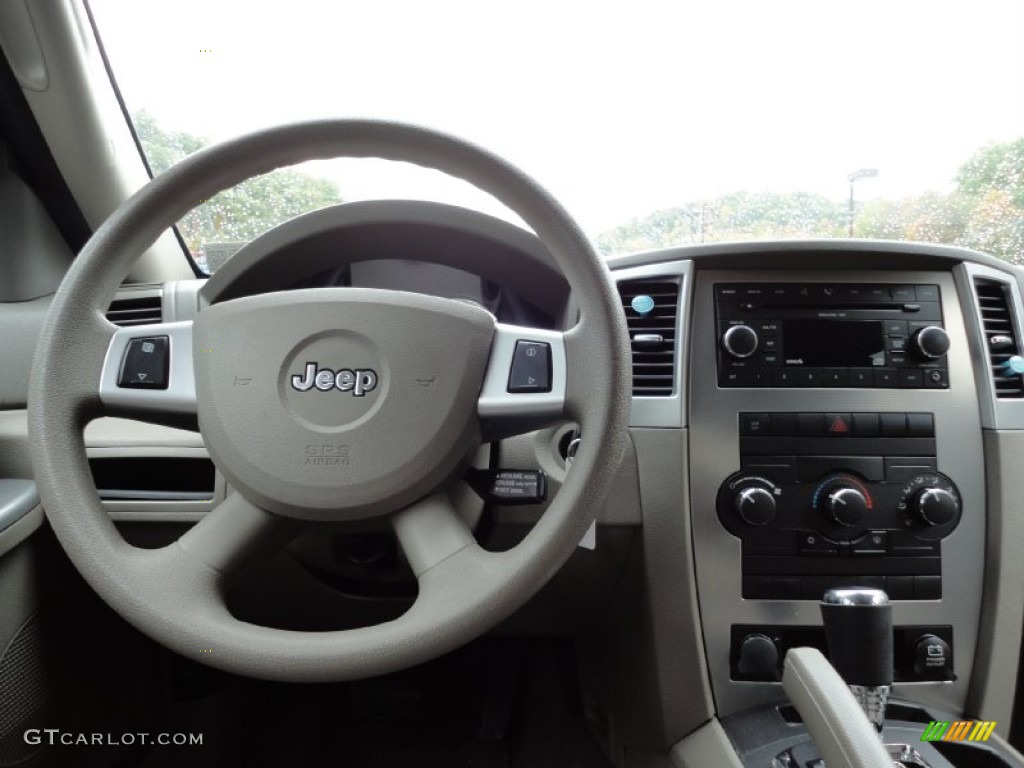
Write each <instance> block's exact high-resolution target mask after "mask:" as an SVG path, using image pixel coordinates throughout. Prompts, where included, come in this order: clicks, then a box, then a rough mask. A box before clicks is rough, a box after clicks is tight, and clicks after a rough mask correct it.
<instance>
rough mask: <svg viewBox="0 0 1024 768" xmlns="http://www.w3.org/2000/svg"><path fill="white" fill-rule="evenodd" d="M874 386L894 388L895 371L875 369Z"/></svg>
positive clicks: (895, 384)
mask: <svg viewBox="0 0 1024 768" xmlns="http://www.w3.org/2000/svg"><path fill="white" fill-rule="evenodd" d="M875 386H876V387H896V386H898V385H897V383H896V371H894V370H893V369H891V368H876V369H875Z"/></svg>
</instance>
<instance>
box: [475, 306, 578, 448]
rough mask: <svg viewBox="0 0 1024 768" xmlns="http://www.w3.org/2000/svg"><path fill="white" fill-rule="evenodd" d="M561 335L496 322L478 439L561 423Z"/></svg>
mask: <svg viewBox="0 0 1024 768" xmlns="http://www.w3.org/2000/svg"><path fill="white" fill-rule="evenodd" d="M566 380H567V376H566V354H565V335H564V334H562V333H560V332H558V331H548V330H543V329H540V328H529V327H526V326H520V325H507V324H505V323H496V324H495V326H494V340H493V341H492V342H491V356H490V360H489V361H488V363H487V372H486V374H485V375H484V383H483V387H482V388H481V391H480V399H479V400H478V402H477V413H478V415H479V416H480V423H481V427H482V430H483V436H484V440H487V441H493V440H498V439H500V438H502V437H509V436H511V435H519V434H522V433H524V432H529V431H532V430H535V429H539V428H541V427H544V426H546V425H548V424H551V423H553V422H556V421H558V420H560V419H562V418H563V416H564V412H565V398H566V386H567V381H566Z"/></svg>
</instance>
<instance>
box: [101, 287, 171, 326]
mask: <svg viewBox="0 0 1024 768" xmlns="http://www.w3.org/2000/svg"><path fill="white" fill-rule="evenodd" d="M162 319H163V296H162V291H161V290H160V289H159V288H151V289H145V290H138V291H118V293H117V296H115V297H114V300H113V301H112V302H110V308H109V309H108V310H107V320H109V321H110V322H112V323H113V324H114V325H121V326H126V325H145V324H146V323H159V322H160V321H161V320H162Z"/></svg>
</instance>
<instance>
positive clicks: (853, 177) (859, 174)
mask: <svg viewBox="0 0 1024 768" xmlns="http://www.w3.org/2000/svg"><path fill="white" fill-rule="evenodd" d="M877 175H878V169H877V168H861V169H860V170H859V171H854V172H853V173H851V174H850V175H849V176H847V177H846V178H847V179H849V180H850V212H849V214H848V215H847V223H848V224H849V229H850V237H853V185H854V183H855V182H857V181H859V180H860V179H873V178H875V176H877Z"/></svg>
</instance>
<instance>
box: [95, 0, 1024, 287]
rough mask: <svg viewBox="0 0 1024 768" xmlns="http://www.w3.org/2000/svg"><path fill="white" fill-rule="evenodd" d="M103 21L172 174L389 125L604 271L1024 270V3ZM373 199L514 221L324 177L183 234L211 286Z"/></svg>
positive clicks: (273, 183) (470, 10) (294, 5)
mask: <svg viewBox="0 0 1024 768" xmlns="http://www.w3.org/2000/svg"><path fill="white" fill-rule="evenodd" d="M91 7H92V9H93V12H94V14H95V16H96V21H97V26H98V28H99V32H100V35H101V38H102V40H103V42H104V45H105V46H106V49H107V53H108V56H109V58H110V61H111V66H112V69H113V71H114V75H115V77H116V79H117V81H118V84H119V86H120V88H121V90H122V93H123V97H124V100H125V102H126V105H127V107H128V111H129V112H130V114H131V116H132V118H133V120H134V121H135V125H136V129H137V132H138V135H139V138H140V140H141V143H142V146H143V149H144V151H145V153H146V154H147V156H148V159H149V162H150V165H151V167H152V169H153V171H154V173H159V172H160V171H162V170H164V169H165V168H167V167H168V166H169V165H170V164H172V163H174V162H175V161H177V160H179V159H180V158H182V157H184V156H185V155H186V154H187V153H189V152H192V151H194V150H196V149H198V148H199V147H201V146H203V145H204V144H206V143H209V142H214V141H218V140H221V139H225V138H229V137H231V136H235V135H238V134H240V133H244V132H246V131H251V130H253V129H256V128H260V127H264V126H268V125H273V124H279V123H282V122H287V121H293V120H302V119H309V118H316V117H332V116H348V117H352V116H357V117H375V118H385V119H395V120H402V121H407V122H413V123H418V124H422V125H427V126H432V127H435V128H439V129H441V130H444V131H447V132H450V133H454V134H457V135H460V136H462V137H464V138H467V139H469V140H471V141H473V142H475V143H477V144H481V145H483V146H486V147H488V148H490V149H492V150H493V151H495V152H497V153H498V154H501V155H503V156H504V157H506V158H507V159H509V160H510V161H512V162H513V163H515V164H516V165H518V166H519V167H521V168H522V169H524V170H525V171H526V172H527V173H529V174H530V175H531V176H533V177H534V178H536V179H537V180H538V181H540V182H541V183H542V184H543V185H545V186H546V187H548V189H549V190H550V191H551V192H552V193H553V194H554V195H555V196H556V197H557V198H559V199H560V200H561V201H562V202H563V203H564V204H565V205H566V207H567V208H568V210H569V211H570V213H572V214H573V215H574V216H575V217H576V218H577V220H578V221H579V222H580V223H581V224H582V226H583V227H584V229H585V230H587V232H588V233H589V234H590V235H591V236H592V238H593V239H594V241H595V242H596V243H597V244H598V247H599V248H600V250H601V251H602V252H603V253H605V254H613V253H622V252H626V251H634V250H642V249H649V248H657V247H663V246H670V245H679V244H685V243H693V242H712V241H721V240H737V239H751V238H779V237H784V238H789V237H848V236H851V235H853V236H856V237H870V238H888V239H902V240H923V241H930V242H939V243H955V244H961V245H966V246H969V247H973V248H977V249H980V250H983V251H987V252H990V253H993V254H994V255H996V256H999V257H1001V258H1004V259H1007V260H1011V261H1014V262H1019V261H1022V252H1024V46H1022V45H1020V33H1021V30H1022V29H1024V3H1020V2H1005V0H980V1H979V0H973V1H972V2H955V3H953V2H946V1H945V0H925V1H922V2H917V1H911V0H903V1H901V2H898V3H893V2H864V3H855V4H851V3H823V2H820V0H805V1H802V2H795V1H791V0H781V1H778V2H771V3H767V2H755V1H750V2H736V1H735V0H733V1H731V2H730V1H719V0H716V2H695V3H678V2H675V3H668V2H641V1H638V0H633V1H632V2H629V3H622V2H619V3H581V2H567V3H551V2H536V1H535V0H521V1H520V2H518V3H515V4H507V5H500V6H499V5H497V4H491V3H479V2H469V1H468V0H467V1H462V0H434V1H433V2H429V3H423V2H411V1H410V2H394V1H392V0H378V1H377V2H372V3H358V4H357V3H329V2H310V1H308V0H289V2H287V3H282V4H277V5H275V6H273V7H274V9H275V10H274V11H273V12H271V13H268V12H265V11H263V10H262V9H263V8H264V7H265V6H259V5H253V4H252V3H249V2H217V3H211V2H209V1H208V0H204V1H203V2H199V1H198V0H173V1H171V0H168V1H167V2H163V3H159V2H146V3H140V2H138V0H92V2H91ZM257 9H259V10H257ZM370 198H414V199H432V200H440V201H443V202H454V203H457V204H460V205H465V206H468V207H473V208H477V209H479V210H483V211H485V212H488V213H492V214H496V215H500V216H506V217H509V216H511V214H510V213H508V212H506V211H504V210H503V209H502V208H501V207H500V206H499V205H498V204H497V203H495V202H493V201H491V200H490V199H489V198H487V197H486V196H484V195H483V194H482V193H478V192H476V191H475V190H473V189H472V188H470V187H469V186H468V185H465V184H462V183H460V182H455V181H453V180H451V179H447V178H446V177H443V176H441V175H440V174H436V173H433V172H428V171H424V170H422V169H418V168H414V167H412V166H408V165H405V164H393V163H383V162H379V161H368V160H359V161H331V162H319V163H312V164H307V165H306V166H302V167H299V168H295V169H289V170H287V171H279V172H276V173H274V174H270V175H269V176H266V177H261V178H258V179H254V180H251V181H250V182H247V183H246V184H245V185H242V186H240V187H238V188H236V189H234V190H230V191H227V192H224V193H222V194H221V195H218V196H217V197H216V198H214V199H213V200H211V201H209V202H207V203H205V204H203V205H202V206H200V207H199V208H198V209H197V210H196V211H194V212H193V213H192V214H190V215H189V216H188V218H186V219H185V220H184V221H183V222H181V223H180V225H179V230H180V232H181V234H182V236H183V238H184V240H185V242H186V244H187V246H188V247H189V248H190V249H191V251H192V252H193V254H194V255H195V256H196V257H197V259H199V260H200V263H201V264H205V265H206V267H207V268H208V269H210V270H213V269H215V268H216V267H217V266H219V264H221V263H223V260H224V259H226V258H227V257H228V256H230V254H231V253H232V252H233V251H234V250H236V249H237V248H238V247H239V245H240V244H242V243H244V242H246V241H248V240H250V239H252V238H253V237H255V236H257V235H259V234H260V233H261V232H263V231H265V230H266V229H268V228H270V227H271V226H274V225H275V224H277V223H280V222H281V221H284V220H286V219H287V218H290V217H292V216H294V215H296V214H298V213H302V212H305V211H309V210H313V209H315V208H318V207H322V206H325V205H330V204H332V203H335V202H338V201H352V200H362V199H370Z"/></svg>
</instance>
